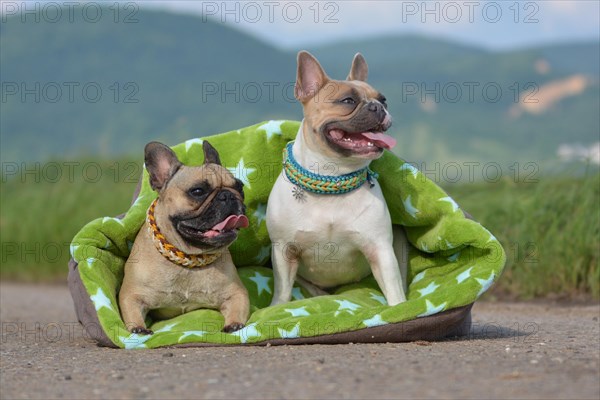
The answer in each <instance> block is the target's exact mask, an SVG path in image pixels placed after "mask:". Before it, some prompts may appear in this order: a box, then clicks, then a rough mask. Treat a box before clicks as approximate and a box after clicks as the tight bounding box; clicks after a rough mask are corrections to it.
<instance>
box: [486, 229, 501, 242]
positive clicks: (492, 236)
mask: <svg viewBox="0 0 600 400" xmlns="http://www.w3.org/2000/svg"><path fill="white" fill-rule="evenodd" d="M486 232H487V233H488V234H489V235H490V237H489V238H488V241H487V242H488V243H489V242H493V241H497V240H498V239H497V238H496V236H494V235H492V232H490V231H486Z"/></svg>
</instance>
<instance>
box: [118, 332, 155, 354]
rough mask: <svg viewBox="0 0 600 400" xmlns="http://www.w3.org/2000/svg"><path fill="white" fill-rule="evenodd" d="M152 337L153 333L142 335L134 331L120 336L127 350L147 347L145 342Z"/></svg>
mask: <svg viewBox="0 0 600 400" xmlns="http://www.w3.org/2000/svg"><path fill="white" fill-rule="evenodd" d="M151 337H152V335H140V334H138V333H132V334H130V335H129V336H127V337H125V336H119V340H120V341H121V343H123V345H125V348H126V349H127V350H131V349H144V348H146V345H145V344H144V343H145V342H147V341H148V340H149V339H150V338H151Z"/></svg>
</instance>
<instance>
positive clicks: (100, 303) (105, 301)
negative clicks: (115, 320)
mask: <svg viewBox="0 0 600 400" xmlns="http://www.w3.org/2000/svg"><path fill="white" fill-rule="evenodd" d="M90 299H91V300H92V302H94V307H95V308H96V311H100V309H101V308H102V307H106V308H108V309H109V310H110V311H114V309H113V307H112V303H111V301H110V299H109V298H108V297H106V295H105V294H104V292H103V291H102V288H98V290H97V291H96V294H95V295H93V296H90Z"/></svg>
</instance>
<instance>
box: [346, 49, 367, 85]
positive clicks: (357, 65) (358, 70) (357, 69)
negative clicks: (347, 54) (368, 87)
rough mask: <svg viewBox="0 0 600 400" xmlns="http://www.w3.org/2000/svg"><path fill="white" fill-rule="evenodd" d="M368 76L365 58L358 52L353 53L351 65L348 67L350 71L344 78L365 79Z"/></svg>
mask: <svg viewBox="0 0 600 400" xmlns="http://www.w3.org/2000/svg"><path fill="white" fill-rule="evenodd" d="M368 76H369V66H368V65H367V60H365V58H364V57H363V56H362V54H360V53H356V54H355V55H354V59H353V60H352V67H350V73H349V74H348V77H347V78H346V80H348V81H363V82H366V81H367V77H368Z"/></svg>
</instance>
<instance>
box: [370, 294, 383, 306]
mask: <svg viewBox="0 0 600 400" xmlns="http://www.w3.org/2000/svg"><path fill="white" fill-rule="evenodd" d="M371 298H372V299H373V300H375V301H378V302H380V303H381V304H383V305H384V306H386V305H387V300H386V299H385V297H383V296H381V295H379V294H377V293H371Z"/></svg>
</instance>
